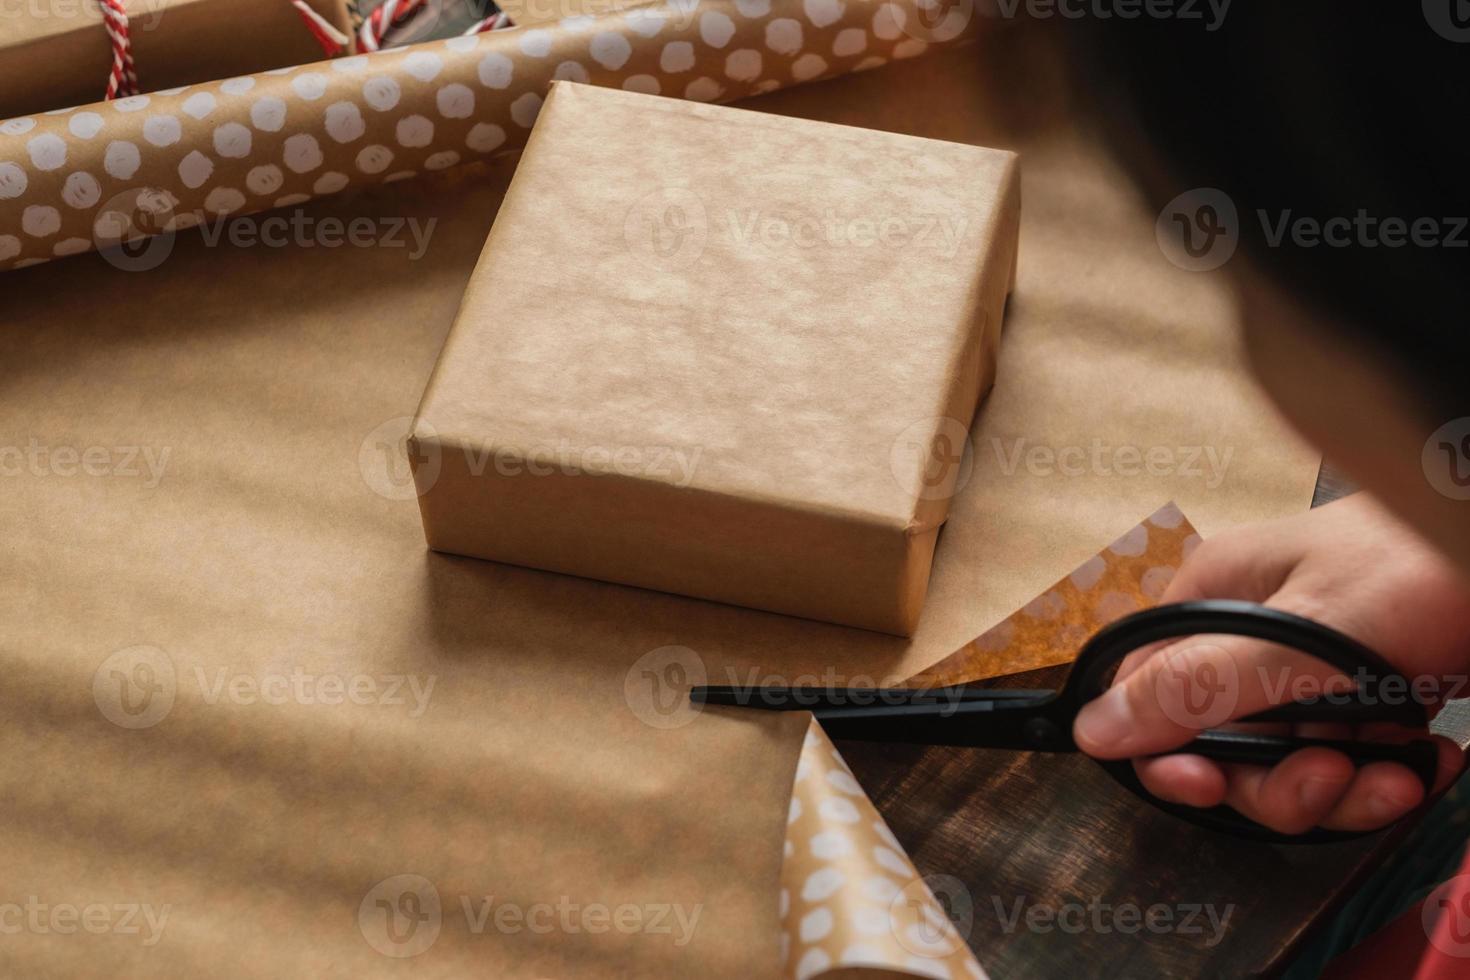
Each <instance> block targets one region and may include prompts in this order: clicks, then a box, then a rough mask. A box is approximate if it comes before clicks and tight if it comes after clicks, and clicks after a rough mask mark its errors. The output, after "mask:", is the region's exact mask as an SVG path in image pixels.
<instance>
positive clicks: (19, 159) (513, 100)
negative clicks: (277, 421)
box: [0, 0, 976, 269]
mask: <svg viewBox="0 0 1470 980" xmlns="http://www.w3.org/2000/svg"><path fill="white" fill-rule="evenodd" d="M974 20H975V18H974V16H973V4H971V3H970V2H969V0H704V2H687V0H679V2H674V3H668V4H664V3H651V4H645V5H641V6H635V7H632V8H629V9H625V10H621V11H618V12H616V13H609V14H604V15H600V16H583V17H572V18H567V19H564V20H561V21H558V22H556V23H555V24H553V25H551V26H546V27H538V26H531V27H519V28H512V29H510V30H504V31H496V32H492V33H489V34H481V35H476V36H470V37H458V38H451V39H449V40H444V41H431V42H427V43H424V44H417V45H412V46H409V47H404V48H399V49H395V50H390V51H383V52H377V53H374V54H371V55H358V56H354V57H349V58H341V59H337V60H335V61H328V62H322V63H319V64H314V65H306V66H300V67H295V68H286V69H277V70H274V71H269V72H264V73H261V74H257V75H249V76H243V77H239V78H231V79H227V80H224V81H219V82H211V83H206V84H200V85H192V86H188V87H186V88H181V89H173V90H169V91H164V92H154V93H151V94H148V95H139V96H134V97H130V98H125V99H118V100H115V101H113V102H108V103H98V104H95V105H90V106H85V107H78V108H74V109H65V110H58V111H55V112H51V113H45V114H42V115H38V116H30V117H21V118H17V119H9V120H6V121H4V122H0V269H8V268H23V267H25V266H28V265H34V264H36V263H39V262H45V261H47V260H50V259H54V258H57V257H60V256H66V255H72V254H76V253H80V252H85V251H88V250H90V249H94V248H107V247H113V246H117V245H119V244H121V243H126V242H133V241H136V240H138V239H141V238H146V237H148V236H151V235H155V234H159V233H163V232H176V231H181V230H185V229H188V228H192V227H195V226H197V225H199V224H201V223H204V222H211V221H216V220H219V219H221V218H225V217H228V216H231V215H243V214H250V213H254V212H259V211H263V210H267V209H270V208H278V207H289V206H292V205H295V204H299V203H302V202H304V201H306V200H309V199H311V198H313V197H319V196H322V195H326V194H332V193H336V192H338V191H342V190H344V189H347V188H349V187H354V186H361V185H366V184H374V183H383V182H391V181H395V180H403V179H406V178H410V177H413V176H414V175H416V174H418V173H421V172H425V171H436V170H444V169H447V168H450V167H453V166H455V165H456V164H459V163H463V162H467V161H471V160H476V159H482V158H485V157H488V156H492V155H496V154H500V153H507V152H512V151H514V150H517V149H519V148H520V147H521V146H523V145H524V144H525V141H526V139H527V137H528V135H529V133H530V129H531V126H532V124H533V123H534V122H535V121H536V115H537V112H538V110H539V109H540V106H541V102H542V100H543V98H544V97H545V95H546V92H547V90H548V89H549V87H550V86H551V84H552V83H553V82H555V81H571V82H585V83H590V84H594V85H604V86H616V87H621V88H624V89H628V90H631V91H638V92H645V93H650V94H661V95H667V96H674V97H678V98H686V99H694V100H699V101H706V102H713V101H720V102H728V101H734V100H738V99H740V98H743V97H746V96H750V95H755V94H759V93H762V92H768V91H772V90H775V89H778V88H783V87H785V86H789V85H794V84H799V83H803V82H808V81H813V80H817V79H821V78H827V77H832V76H837V75H842V74H847V73H850V72H855V71H863V70H867V69H870V68H876V67H879V66H881V65H883V64H885V63H887V62H888V61H890V60H892V59H901V58H909V57H914V56H916V55H919V54H922V53H924V52H925V51H926V50H928V49H929V48H931V47H934V46H936V45H945V44H954V43H959V42H962V41H965V40H968V39H970V38H971V37H972V36H973V32H974V30H975V27H976V25H975V23H974Z"/></svg>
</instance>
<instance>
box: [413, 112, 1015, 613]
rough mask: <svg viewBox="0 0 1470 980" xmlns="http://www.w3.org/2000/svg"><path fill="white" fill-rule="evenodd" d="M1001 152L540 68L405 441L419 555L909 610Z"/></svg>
mask: <svg viewBox="0 0 1470 980" xmlns="http://www.w3.org/2000/svg"><path fill="white" fill-rule="evenodd" d="M1019 207H1020V205H1019V190H1018V164H1017V159H1016V157H1015V155H1014V154H1012V153H1009V152H1004V151H999V150H990V149H985V148H979V147H973V146H966V145H960V144H952V143H945V142H940V141H935V140H927V139H919V138H914V137H907V136H899V135H892V134H888V133H878V132H872V131H868V130H862V129H856V128H852V127H844V126H834V125H830V124H826V123H818V122H811V121H807V120H796V119H787V118H782V117H776V116H770V115H765V114H759V113H754V112H749V111H743V110H737V109H728V108H721V107H716V106H706V105H699V104H692V103H685V102H680V101H676V100H672V99H664V98H657V97H652V96H647V95H641V94H636V93H631V92H621V91H609V90H605V89H597V88H592V87H588V86H582V85H573V84H567V83H558V84H557V85H555V86H554V87H553V90H552V92H551V94H550V96H549V97H548V98H547V100H546V103H545V105H544V107H543V108H542V111H541V115H540V117H539V119H538V121H537V124H536V127H535V129H534V131H533V132H532V135H531V139H530V141H529V143H528V145H527V149H526V151H525V154H524V156H523V158H522V161H521V163H520V165H519V168H518V170H517V172H516V176H515V178H514V180H513V182H512V184H511V187H510V190H509V192H508V193H507V196H506V199H505V203H504V205H503V207H502V208H501V210H500V212H499V215H498V217H497V219H496V222H495V225H494V227H493V229H492V231H491V234H490V236H489V239H488V241H487V242H486V246H485V250H484V252H483V254H482V255H481V258H480V262H479V265H478V266H477V268H476V270H475V273H474V275H473V276H472V278H471V281H470V284H469V287H468V289H467V291H466V293H465V297H464V301H463V304H462V306H461V310H460V314H459V317H458V319H457V321H456V323H455V326H454V329H453V331H452V332H451V335H450V337H449V339H448V341H447V342H446V344H445V347H444V350H443V353H442V355H441V357H440V360H439V362H438V365H437V366H436V368H435V370H434V373H433V376H432V378H431V380H430V382H429V384H428V387H427V390H426V392H425V394H424V398H423V401H422V403H421V405H420V408H419V412H418V415H417V418H416V420H415V423H414V429H413V432H412V435H411V437H410V449H411V460H412V462H413V465H414V469H415V477H416V480H417V484H418V492H419V505H420V509H421V512H422V516H423V522H424V528H425V531H426V534H427V537H428V541H429V544H430V546H431V547H432V548H434V549H436V550H439V551H446V552H452V553H456V554H462V555H471V556H475V557H480V558H488V559H494V560H497V561H503V562H510V563H514V564H519V565H528V566H533V567H536V568H542V569H549V570H552V571H558V572H566V573H571V574H576V575H582V576H587V577H591V578H597V579H603V580H607V581H613V582H620V583H624V584H628V585H636V586H642V587H645V588H651V589H658V590H661V591H666V592H676V593H680V594H684V595H691V596H696V597H700V598H705V599H713V600H718V601H721V602H727V603H733V604H736V605H742V606H750V607H754V608H758V609H765V610H771V611H775V612H780V613H787V614H792V615H797V616H803V617H808V618H812V619H818V620H824V621H828V622H834V623H841V624H845V625H850V626H859V627H864V628H867V629H872V630H879V631H883V632H888V633H896V634H900V635H908V634H910V633H911V632H912V631H913V629H914V628H915V626H916V624H917V622H918V620H919V614H920V610H921V607H922V605H923V600H924V594H925V591H926V589H927V587H928V579H929V570H930V564H931V561H932V559H933V555H934V550H935V545H936V541H937V539H938V537H939V532H940V528H941V526H942V525H943V523H944V521H945V518H946V515H947V512H948V507H949V499H950V497H951V495H952V492H953V488H954V485H955V480H956V478H957V475H958V473H959V471H960V468H961V465H962V461H961V459H960V455H959V454H960V453H961V451H962V450H963V447H964V446H965V444H966V436H967V430H968V427H969V424H970V421H971V418H972V416H973V414H974V412H975V409H976V406H977V404H978V402H979V400H980V398H981V397H982V396H983V394H984V393H985V392H986V391H987V389H988V388H989V387H990V385H991V382H992V379H993V377H994V370H995V354H996V349H997V343H998V340H999V336H1000V329H1001V317H1002V312H1003V308H1004V305H1005V300H1006V296H1007V293H1008V291H1009V287H1010V284H1011V281H1012V276H1013V269H1014V263H1015V258H1016V239H1017V227H1018V221H1019Z"/></svg>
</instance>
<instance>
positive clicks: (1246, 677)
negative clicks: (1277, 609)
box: [1072, 636, 1342, 759]
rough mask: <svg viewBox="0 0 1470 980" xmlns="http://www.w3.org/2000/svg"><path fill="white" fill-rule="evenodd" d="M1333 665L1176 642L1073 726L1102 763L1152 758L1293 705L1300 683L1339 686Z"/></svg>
mask: <svg viewBox="0 0 1470 980" xmlns="http://www.w3.org/2000/svg"><path fill="white" fill-rule="evenodd" d="M1341 681H1342V675H1341V674H1340V673H1338V672H1337V671H1336V670H1335V669H1333V668H1332V667H1331V666H1329V665H1327V664H1325V663H1322V662H1321V661H1319V660H1315V659H1313V658H1311V657H1308V656H1306V655H1305V654H1302V653H1300V652H1298V651H1295V650H1291V649H1289V648H1287V647H1281V646H1278V645H1276V644H1274V643H1264V642H1261V641H1259V640H1255V639H1251V638H1248V637H1238V636H1194V637H1189V638H1187V639H1184V640H1181V641H1179V642H1177V643H1174V644H1171V645H1169V646H1168V647H1165V648H1164V649H1162V650H1160V651H1158V652H1157V653H1155V654H1154V656H1152V657H1150V658H1149V659H1147V660H1145V661H1143V662H1142V663H1140V664H1139V665H1138V666H1137V668H1136V669H1135V670H1134V671H1133V673H1131V674H1129V675H1128V676H1127V677H1125V678H1123V680H1122V681H1121V682H1118V683H1115V684H1114V685H1113V686H1112V687H1111V688H1109V689H1108V690H1107V691H1106V692H1105V693H1103V694H1102V695H1101V696H1100V697H1098V698H1097V699H1096V700H1094V701H1091V702H1089V703H1088V704H1086V705H1084V706H1083V708H1082V710H1081V711H1080V712H1078V714H1077V720H1076V721H1075V722H1074V724H1073V727H1072V732H1073V737H1074V738H1075V739H1076V741H1077V745H1078V747H1079V748H1081V749H1082V751H1084V752H1086V753H1087V754H1088V755H1092V756H1096V757H1098V758H1102V759H1122V758H1127V757H1129V756H1137V755H1152V754H1154V753H1158V752H1163V751H1166V750H1168V749H1171V748H1176V747H1178V746H1180V745H1183V744H1184V743H1185V742H1188V741H1189V740H1190V739H1192V738H1193V737H1194V736H1195V735H1196V734H1198V732H1200V731H1201V730H1202V729H1206V728H1216V727H1219V726H1221V725H1224V724H1226V723H1227V722H1230V721H1233V720H1235V719H1237V718H1241V717H1244V716H1246V715H1250V714H1254V713H1255V712H1257V711H1261V710H1264V709H1265V708H1268V707H1270V706H1271V705H1273V704H1280V703H1284V702H1287V701H1291V700H1293V699H1294V695H1293V690H1294V685H1297V684H1302V683H1307V684H1312V685H1316V688H1315V689H1316V690H1318V691H1320V690H1323V689H1334V688H1336V687H1338V686H1340V684H1341Z"/></svg>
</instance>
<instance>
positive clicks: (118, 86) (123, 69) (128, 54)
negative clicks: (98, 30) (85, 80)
mask: <svg viewBox="0 0 1470 980" xmlns="http://www.w3.org/2000/svg"><path fill="white" fill-rule="evenodd" d="M99 2H100V3H101V4H102V24H103V26H105V27H106V28H107V41H108V43H109V44H110V45H111V46H112V71H111V72H110V73H109V74H108V76H107V98H108V99H117V98H123V97H126V96H129V95H137V94H138V72H137V70H136V69H135V68H134V67H133V40H132V36H131V35H130V34H129V33H128V12H127V11H126V10H124V9H123V0H99Z"/></svg>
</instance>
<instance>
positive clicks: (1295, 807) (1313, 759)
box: [1225, 748, 1417, 834]
mask: <svg viewBox="0 0 1470 980" xmlns="http://www.w3.org/2000/svg"><path fill="white" fill-rule="evenodd" d="M1384 765H1388V766H1389V767H1390V768H1392V769H1398V770H1402V771H1403V772H1405V773H1408V770H1407V769H1404V767H1402V766H1396V765H1393V764H1392V763H1385V764H1384ZM1371 768H1373V767H1372V766H1365V767H1364V768H1363V773H1365V774H1367V773H1368V772H1369V770H1370V769H1371ZM1225 770H1226V778H1227V780H1228V789H1227V790H1226V793H1225V803H1226V805H1228V806H1230V807H1231V808H1233V809H1234V810H1236V811H1237V812H1239V813H1241V814H1242V815H1244V816H1246V817H1248V818H1250V819H1251V820H1253V821H1255V822H1256V823H1258V824H1261V825H1262V826H1264V827H1269V828H1271V829H1272V830H1275V831H1278V832H1280V833H1283V834H1300V833H1305V832H1306V831H1308V830H1311V829H1312V828H1313V827H1315V826H1317V825H1318V824H1321V823H1322V822H1323V821H1325V820H1326V819H1327V818H1328V817H1329V815H1331V814H1332V813H1333V812H1334V810H1336V808H1337V807H1338V806H1339V804H1340V803H1341V802H1344V798H1345V797H1346V796H1347V794H1348V791H1349V788H1350V787H1351V786H1352V785H1353V784H1354V782H1355V781H1356V775H1357V774H1356V773H1355V771H1354V769H1353V764H1352V762H1351V761H1350V760H1349V759H1348V758H1347V756H1345V755H1343V754H1342V753H1340V752H1334V751H1332V750H1331V749H1322V748H1309V749H1300V750H1298V751H1296V752H1293V753H1292V754H1291V755H1289V756H1287V757H1286V758H1285V759H1283V760H1282V761H1281V762H1279V763H1277V764H1276V765H1275V766H1271V767H1270V768H1267V767H1264V766H1239V765H1232V766H1226V767H1225ZM1408 774H1409V777H1410V778H1411V779H1413V774H1412V773H1408ZM1416 803H1417V801H1416ZM1409 809H1412V806H1410V807H1407V808H1405V811H1404V812H1408V810H1409ZM1395 819H1397V817H1396V816H1391V817H1387V818H1386V819H1385V820H1384V821H1383V822H1384V823H1388V822H1390V821H1392V820H1395ZM1374 826H1377V825H1374ZM1353 829H1357V828H1353ZM1361 829H1369V828H1368V827H1364V828H1361Z"/></svg>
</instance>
